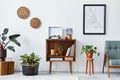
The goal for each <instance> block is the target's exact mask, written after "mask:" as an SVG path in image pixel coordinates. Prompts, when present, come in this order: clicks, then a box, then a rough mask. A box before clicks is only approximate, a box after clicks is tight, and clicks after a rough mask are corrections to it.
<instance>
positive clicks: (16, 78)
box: [0, 72, 78, 80]
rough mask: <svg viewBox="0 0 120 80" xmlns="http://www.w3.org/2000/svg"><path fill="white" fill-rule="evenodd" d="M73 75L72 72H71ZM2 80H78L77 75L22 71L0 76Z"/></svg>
mask: <svg viewBox="0 0 120 80" xmlns="http://www.w3.org/2000/svg"><path fill="white" fill-rule="evenodd" d="M70 75H71V74H70ZM0 80H78V77H77V76H75V75H71V76H69V75H67V76H66V75H64V74H63V75H59V74H58V75H56V74H50V75H49V74H42V73H41V74H38V75H36V76H24V75H23V74H22V73H21V72H17V73H14V74H11V75H4V76H0Z"/></svg>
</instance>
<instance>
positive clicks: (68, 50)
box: [66, 47, 71, 56]
mask: <svg viewBox="0 0 120 80" xmlns="http://www.w3.org/2000/svg"><path fill="white" fill-rule="evenodd" d="M70 51H71V47H69V48H68V49H67V52H66V56H69V54H70Z"/></svg>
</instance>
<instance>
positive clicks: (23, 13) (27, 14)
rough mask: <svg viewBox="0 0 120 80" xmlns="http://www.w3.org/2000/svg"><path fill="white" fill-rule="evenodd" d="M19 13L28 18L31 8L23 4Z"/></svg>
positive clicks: (20, 15) (23, 17)
mask: <svg viewBox="0 0 120 80" xmlns="http://www.w3.org/2000/svg"><path fill="white" fill-rule="evenodd" d="M17 15H18V17H19V18H22V19H26V18H28V17H29V15H30V10H29V9H28V8H27V7H24V6H22V7H20V8H18V10H17Z"/></svg>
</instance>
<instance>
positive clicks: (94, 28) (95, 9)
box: [83, 4, 106, 35]
mask: <svg viewBox="0 0 120 80" xmlns="http://www.w3.org/2000/svg"><path fill="white" fill-rule="evenodd" d="M83 34H98V35H99V34H103V35H104V34H106V4H84V5H83Z"/></svg>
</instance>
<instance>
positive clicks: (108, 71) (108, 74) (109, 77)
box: [108, 66, 110, 78]
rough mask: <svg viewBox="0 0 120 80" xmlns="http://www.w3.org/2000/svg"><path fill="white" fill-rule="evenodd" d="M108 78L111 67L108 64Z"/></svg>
mask: <svg viewBox="0 0 120 80" xmlns="http://www.w3.org/2000/svg"><path fill="white" fill-rule="evenodd" d="M108 78H110V68H109V66H108Z"/></svg>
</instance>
